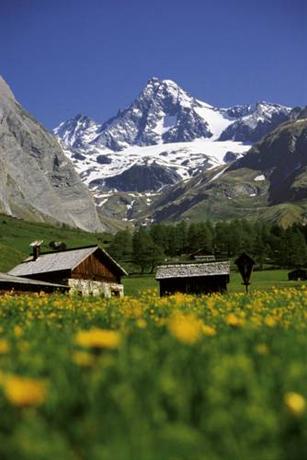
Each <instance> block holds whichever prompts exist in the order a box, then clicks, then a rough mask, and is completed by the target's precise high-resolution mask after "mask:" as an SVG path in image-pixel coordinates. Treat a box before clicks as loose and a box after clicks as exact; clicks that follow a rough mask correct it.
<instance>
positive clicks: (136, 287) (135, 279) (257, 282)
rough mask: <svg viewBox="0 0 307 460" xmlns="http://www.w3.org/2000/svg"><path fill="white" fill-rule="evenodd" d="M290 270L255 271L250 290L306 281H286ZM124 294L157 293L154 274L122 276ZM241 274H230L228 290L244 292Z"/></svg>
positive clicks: (157, 287)
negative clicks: (150, 291) (149, 290)
mask: <svg viewBox="0 0 307 460" xmlns="http://www.w3.org/2000/svg"><path fill="white" fill-rule="evenodd" d="M289 271H290V270H263V271H255V272H254V273H253V274H252V278H251V286H250V291H251V292H253V291H255V290H270V289H272V288H274V287H276V288H290V287H299V286H301V285H304V284H306V283H304V282H300V281H288V272H289ZM123 283H124V287H125V295H128V296H138V295H140V293H141V292H142V291H143V290H146V289H151V290H152V291H153V292H155V293H158V291H159V284H158V282H157V281H156V280H155V278H154V275H144V276H141V275H139V276H138V275H135V276H133V275H132V276H129V277H127V278H124V280H123ZM244 290H245V288H244V286H242V280H241V276H240V274H239V273H237V272H233V273H231V275H230V283H229V285H228V291H229V292H244Z"/></svg>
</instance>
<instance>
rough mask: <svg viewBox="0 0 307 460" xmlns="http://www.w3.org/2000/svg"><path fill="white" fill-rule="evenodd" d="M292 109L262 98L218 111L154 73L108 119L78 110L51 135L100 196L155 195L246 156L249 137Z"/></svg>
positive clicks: (282, 117)
mask: <svg viewBox="0 0 307 460" xmlns="http://www.w3.org/2000/svg"><path fill="white" fill-rule="evenodd" d="M289 112H290V109H289V108H287V107H283V106H278V105H273V104H265V103H259V104H256V106H252V105H243V106H234V107H230V108H222V109H220V108H216V107H213V106H211V105H209V104H207V103H205V102H202V101H200V100H198V99H196V98H194V97H193V96H191V95H190V94H188V93H187V92H186V91H184V90H183V89H182V88H180V87H179V86H178V85H177V84H176V83H175V82H173V81H171V80H159V79H158V78H152V79H150V80H149V81H148V83H147V85H146V86H145V88H144V89H143V91H142V92H141V93H140V95H139V96H138V97H137V98H136V99H135V101H134V102H133V103H132V104H131V105H130V106H129V107H128V108H127V109H125V110H121V111H119V112H118V113H117V115H116V116H115V117H113V118H112V119H110V120H109V121H107V122H105V123H102V124H99V123H96V122H95V121H93V120H91V119H90V118H88V117H87V116H83V115H77V116H76V117H75V118H73V119H71V120H68V121H65V122H63V123H61V124H60V125H59V126H58V127H57V128H56V129H55V130H54V133H55V135H56V136H57V138H58V139H59V141H60V142H61V144H62V146H63V148H64V150H65V153H66V155H67V156H68V157H69V158H70V159H71V160H72V162H73V163H74V164H75V167H76V169H77V171H78V172H79V174H80V176H81V178H82V180H83V181H84V182H85V183H87V185H89V187H90V188H92V189H95V190H96V194H97V193H98V194H99V191H100V192H105V191H106V190H114V189H116V190H122V191H138V192H146V191H147V192H148V191H150V192H154V191H157V190H160V189H161V188H163V186H165V185H169V184H173V183H175V182H178V181H179V180H181V179H188V178H190V177H191V176H193V175H194V174H195V173H197V172H198V171H199V170H203V169H210V168H213V167H215V166H217V165H220V164H223V163H224V162H226V161H229V160H233V159H234V158H236V157H238V156H241V155H243V154H244V153H245V152H246V151H247V150H248V149H249V147H250V145H251V143H252V142H251V138H252V137H255V136H256V135H257V133H258V132H260V131H261V132H262V131H266V132H268V131H269V130H270V123H276V121H277V116H278V114H279V115H280V119H281V121H284V118H286V116H287V114H288V113H289ZM246 126H247V127H248V129H245V127H246ZM258 127H259V128H258ZM245 132H246V133H247V135H246V136H245V137H244V133H245ZM251 132H253V136H251V134H250V133H251Z"/></svg>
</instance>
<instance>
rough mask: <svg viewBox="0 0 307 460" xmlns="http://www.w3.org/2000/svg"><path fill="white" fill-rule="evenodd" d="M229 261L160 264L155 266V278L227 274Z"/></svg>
mask: <svg viewBox="0 0 307 460" xmlns="http://www.w3.org/2000/svg"><path fill="white" fill-rule="evenodd" d="M229 272H230V263H229V262H209V263H198V264H172V265H160V266H159V267H158V268H157V272H156V279H157V280H162V279H167V278H191V277H195V276H219V275H229Z"/></svg>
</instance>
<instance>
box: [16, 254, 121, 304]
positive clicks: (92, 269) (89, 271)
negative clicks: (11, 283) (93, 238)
mask: <svg viewBox="0 0 307 460" xmlns="http://www.w3.org/2000/svg"><path fill="white" fill-rule="evenodd" d="M9 275H13V276H18V277H24V278H31V279H33V280H39V281H45V282H48V283H56V284H61V285H66V286H69V287H70V288H71V290H72V291H75V292H79V293H81V294H83V295H104V296H105V297H110V296H112V295H116V296H122V295H123V292H124V290H123V285H122V284H121V277H122V276H124V275H127V272H126V271H125V270H124V269H123V268H122V267H121V266H120V265H119V264H118V263H117V262H116V261H115V260H114V259H113V258H112V257H111V256H110V255H109V254H108V253H107V252H106V251H105V250H103V249H101V248H99V247H98V246H96V245H95V246H88V247H82V248H74V249H66V250H62V251H56V252H55V251H52V252H45V253H40V249H39V247H38V246H34V247H33V255H32V256H31V257H28V258H27V259H25V260H24V261H23V262H22V263H21V264H19V265H17V266H16V267H14V268H13V269H12V270H10V272H9Z"/></svg>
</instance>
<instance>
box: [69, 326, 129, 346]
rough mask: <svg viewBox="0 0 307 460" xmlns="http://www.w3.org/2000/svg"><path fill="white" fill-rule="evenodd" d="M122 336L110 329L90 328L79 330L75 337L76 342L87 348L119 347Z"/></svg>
mask: <svg viewBox="0 0 307 460" xmlns="http://www.w3.org/2000/svg"><path fill="white" fill-rule="evenodd" d="M120 342H121V336H120V334H119V332H117V331H110V330H108V329H98V328H96V329H89V330H87V331H79V332H78V333H77V335H76V337H75V343H76V344H77V345H80V346H81V347H85V348H110V349H113V348H118V347H119V345H120Z"/></svg>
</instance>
